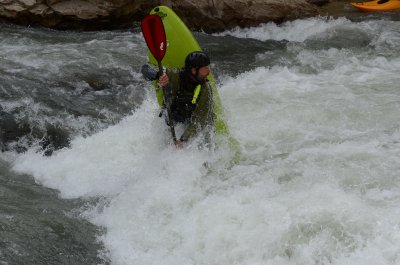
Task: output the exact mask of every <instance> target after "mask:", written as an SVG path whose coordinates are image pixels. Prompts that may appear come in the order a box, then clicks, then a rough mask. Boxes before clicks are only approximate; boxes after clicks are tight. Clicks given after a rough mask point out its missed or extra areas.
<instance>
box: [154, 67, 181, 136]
mask: <svg viewBox="0 0 400 265" xmlns="http://www.w3.org/2000/svg"><path fill="white" fill-rule="evenodd" d="M157 62H158V72H159V76H161V75H163V68H162V64H161V61H157ZM161 89H163V101H164V105H165V109H166V111H167V121H168V126H169V128H170V129H171V135H172V140H173V141H174V144H176V141H177V140H176V134H175V126H174V121H173V120H172V115H171V104H170V100H169V99H170V98H171V91H172V86H171V84H168V86H167V87H161Z"/></svg>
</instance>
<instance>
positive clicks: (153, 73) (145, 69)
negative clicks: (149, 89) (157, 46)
mask: <svg viewBox="0 0 400 265" xmlns="http://www.w3.org/2000/svg"><path fill="white" fill-rule="evenodd" d="M141 72H142V74H143V76H144V78H145V79H146V80H150V81H154V80H157V79H158V78H159V73H158V71H157V70H155V69H154V68H152V67H151V66H150V65H148V64H144V65H143V66H142V69H141Z"/></svg>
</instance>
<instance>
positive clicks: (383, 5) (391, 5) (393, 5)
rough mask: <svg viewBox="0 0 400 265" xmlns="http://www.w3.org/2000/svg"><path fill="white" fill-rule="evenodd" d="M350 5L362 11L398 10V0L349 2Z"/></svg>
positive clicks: (399, 8) (399, 6)
mask: <svg viewBox="0 0 400 265" xmlns="http://www.w3.org/2000/svg"><path fill="white" fill-rule="evenodd" d="M351 5H352V6H354V7H355V8H357V9H358V10H360V11H363V12H377V11H383V12H384V11H394V10H400V1H399V0H389V1H387V2H384V1H382V0H376V1H369V2H361V3H351Z"/></svg>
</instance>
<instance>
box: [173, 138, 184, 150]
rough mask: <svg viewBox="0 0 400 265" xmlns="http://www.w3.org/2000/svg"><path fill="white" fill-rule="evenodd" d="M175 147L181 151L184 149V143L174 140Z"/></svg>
mask: <svg viewBox="0 0 400 265" xmlns="http://www.w3.org/2000/svg"><path fill="white" fill-rule="evenodd" d="M175 147H176V148H177V149H182V148H183V147H184V143H183V142H182V141H179V140H176V142H175Z"/></svg>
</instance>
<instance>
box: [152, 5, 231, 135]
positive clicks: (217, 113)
mask: <svg viewBox="0 0 400 265" xmlns="http://www.w3.org/2000/svg"><path fill="white" fill-rule="evenodd" d="M150 14H151V15H154V14H155V15H158V16H159V17H161V19H162V22H163V25H164V29H165V34H166V37H167V50H166V53H165V56H164V58H163V60H162V65H163V66H165V67H167V68H175V69H181V68H182V67H183V66H184V64H185V59H186V56H187V55H188V54H189V53H191V52H193V51H201V50H202V49H201V47H200V45H199V44H198V42H197V40H196V39H195V37H194V36H193V34H192V32H191V31H190V30H189V29H188V28H187V27H186V25H185V24H184V23H183V21H182V20H181V19H180V18H179V17H178V15H177V14H176V13H175V12H174V11H173V10H172V9H170V8H169V7H167V6H157V7H155V8H153V9H152V10H151V11H150ZM148 56H149V62H150V63H151V64H153V65H155V66H157V60H156V59H155V58H154V57H153V55H152V54H151V52H150V51H149V52H148ZM208 79H209V84H210V85H211V88H212V90H213V100H214V123H215V132H216V133H217V134H223V135H228V134H229V133H228V127H227V125H226V123H225V121H224V119H223V116H224V114H223V109H222V105H221V99H220V97H219V95H218V89H217V87H216V84H215V80H214V77H213V75H212V73H210V75H209V76H208ZM155 85H157V84H155ZM162 92H163V91H162V89H158V90H157V99H158V103H159V104H162Z"/></svg>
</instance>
